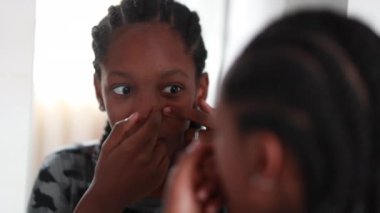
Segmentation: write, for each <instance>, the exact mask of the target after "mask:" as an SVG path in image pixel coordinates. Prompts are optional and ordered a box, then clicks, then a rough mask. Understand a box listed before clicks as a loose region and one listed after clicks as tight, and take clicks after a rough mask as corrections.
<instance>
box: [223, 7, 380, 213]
mask: <svg viewBox="0 0 380 213" xmlns="http://www.w3.org/2000/svg"><path fill="white" fill-rule="evenodd" d="M358 35H360V36H358ZM318 36H325V37H327V38H328V39H331V40H332V41H333V43H335V44H336V45H337V46H339V47H341V48H342V50H343V53H344V54H345V55H346V56H347V57H348V59H349V60H350V61H352V62H353V64H354V65H355V66H356V67H357V68H358V70H359V76H360V78H362V80H363V81H364V82H365V86H366V87H367V89H368V91H367V92H368V96H369V103H368V104H366V103H363V101H362V98H361V97H359V94H358V93H357V91H356V90H355V89H354V88H355V86H354V85H352V84H351V82H349V81H348V80H347V77H346V76H345V71H344V70H343V69H344V68H343V67H342V63H341V62H340V61H339V60H338V59H337V56H334V54H333V53H332V52H331V51H329V50H327V49H325V48H324V47H322V46H323V45H321V44H320V43H318V42H317V41H316V40H317V39H316V37H318ZM379 57H380V41H379V38H378V37H377V36H376V34H375V33H374V32H373V31H372V30H370V29H369V28H367V27H366V26H364V25H363V24H361V23H359V22H357V21H355V20H352V19H347V18H346V17H343V16H340V15H337V14H334V13H332V12H328V11H305V12H299V13H296V14H293V15H289V16H286V17H284V18H282V19H280V20H278V21H276V22H275V23H273V24H272V25H270V26H269V27H268V28H267V29H265V30H264V31H263V32H262V33H261V34H260V35H259V36H258V37H257V38H256V39H255V40H254V41H252V42H251V43H250V44H249V46H248V47H247V49H246V50H245V51H244V52H243V54H242V55H241V57H240V58H239V59H238V61H237V62H236V63H235V65H234V66H233V67H232V69H231V71H230V73H229V74H228V75H227V77H226V79H225V82H224V85H223V94H222V95H223V96H222V98H223V100H224V101H225V102H226V103H228V104H237V103H242V104H244V105H248V106H249V105H250V106H252V103H254V105H253V106H254V107H252V108H250V107H247V108H246V110H243V111H242V113H241V115H240V116H239V117H238V125H239V126H240V129H241V130H242V131H243V130H244V131H252V130H254V129H258V128H268V129H272V130H274V131H275V132H276V133H277V134H278V135H279V137H280V138H282V139H283V140H282V141H283V142H284V144H285V146H286V147H289V149H290V150H292V151H293V153H294V154H295V155H296V157H297V158H298V159H299V161H298V162H299V164H300V167H301V170H302V172H303V176H304V180H305V188H306V195H307V197H306V200H307V208H308V209H307V210H308V212H356V211H359V212H367V211H370V212H376V210H379V209H380V208H379V207H378V206H376V205H379V204H378V203H377V202H376V201H377V199H379V197H378V192H379V189H378V185H379V184H377V180H379V181H380V179H379V176H378V170H379V169H377V168H376V165H377V162H378V160H377V158H378V157H377V156H376V153H375V152H377V150H378V148H377V147H378V146H379V145H376V142H377V141H379V139H380V138H379V132H380V127H379V125H380V111H379V110H380V108H379V107H380V106H379V104H380V91H379V86H380V78H379V77H380V76H379V74H377V72H378V70H379V69H380V58H379ZM301 115H302V116H304V117H306V121H308V122H306V123H307V124H308V125H303V124H305V122H304V123H301V124H300V123H299V122H298V123H297V121H295V120H296V119H294V118H295V117H296V116H298V117H300V116H301ZM373 148H374V150H375V152H373V153H371V150H373Z"/></svg>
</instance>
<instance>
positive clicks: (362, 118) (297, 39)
mask: <svg viewBox="0 0 380 213" xmlns="http://www.w3.org/2000/svg"><path fill="white" fill-rule="evenodd" d="M283 30H284V29H283ZM289 32H292V31H288V30H286V31H285V30H284V32H280V31H277V32H275V33H274V32H270V33H269V32H267V33H266V34H265V33H264V34H265V35H266V36H264V38H258V39H257V40H256V43H258V44H259V45H261V46H262V48H267V46H268V45H273V46H281V45H289V44H293V45H297V46H299V47H300V48H303V49H305V50H306V51H308V52H313V53H314V55H315V56H316V57H317V58H318V59H319V60H320V61H322V62H323V63H322V64H324V65H325V66H324V69H322V70H323V71H324V73H325V74H326V77H327V79H328V81H329V82H330V83H329V87H330V91H331V94H333V96H334V99H333V101H334V102H335V103H336V104H335V105H336V106H338V107H339V110H338V111H339V114H340V115H341V119H342V120H343V123H342V126H345V129H346V130H345V134H347V135H349V137H348V138H347V139H345V140H346V141H345V143H342V145H343V146H347V145H348V146H350V150H351V151H350V152H351V153H353V152H358V151H356V150H360V151H361V152H363V153H360V154H359V155H358V154H356V155H355V156H353V155H351V154H350V161H349V162H350V163H349V164H348V165H346V166H349V169H350V170H352V171H355V173H354V174H353V175H352V176H350V177H346V178H345V180H347V179H350V178H351V177H354V180H352V181H351V184H350V185H351V186H350V187H349V189H350V190H351V191H352V192H351V193H350V195H351V197H350V198H348V199H349V200H350V201H349V202H348V203H349V204H350V205H355V208H361V206H363V205H364V204H363V202H364V201H363V200H364V197H365V191H366V190H365V188H366V187H365V185H366V182H368V175H369V174H368V171H369V162H368V157H367V156H366V152H367V151H368V150H369V148H370V146H371V142H370V133H369V131H368V130H369V126H370V125H369V117H368V109H367V108H366V107H365V106H364V105H365V104H364V103H361V102H360V101H359V99H358V93H356V92H355V90H354V89H353V87H352V85H351V84H350V83H349V82H348V81H347V78H346V76H345V75H344V72H342V69H343V67H341V65H340V64H339V63H337V62H336V61H335V59H334V54H331V53H329V52H326V51H327V50H325V49H324V48H321V45H318V43H317V42H315V41H313V38H315V37H316V36H317V34H318V32H312V33H308V32H302V33H300V30H298V32H297V33H294V32H292V33H289ZM301 35H302V36H301ZM318 36H320V35H318ZM255 48H256V49H257V48H258V46H256V47H255ZM340 154H345V153H342V152H337V153H336V154H334V155H340ZM347 154H349V153H347ZM335 157H336V156H335ZM337 181H339V182H341V181H342V180H341V178H338V180H337ZM337 185H339V184H337ZM341 194H343V191H342V190H341ZM349 208H353V207H349Z"/></svg>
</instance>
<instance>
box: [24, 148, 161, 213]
mask: <svg viewBox="0 0 380 213" xmlns="http://www.w3.org/2000/svg"><path fill="white" fill-rule="evenodd" d="M98 150H99V146H98V145H89V146H76V147H72V148H67V149H64V150H61V151H58V152H55V153H53V154H51V155H49V156H48V157H47V158H46V159H45V161H44V163H43V165H42V168H41V169H40V171H39V173H38V176H37V179H36V181H35V183H34V186H33V189H32V195H31V197H30V200H29V203H28V207H27V208H28V209H27V212H28V213H52V212H54V213H56V212H59V213H66V212H67V213H68V212H73V211H74V209H75V206H76V205H77V203H78V201H79V200H80V198H81V197H82V195H83V194H84V192H85V191H86V190H87V188H88V186H89V185H90V183H91V180H92V177H93V175H94V169H95V165H96V161H97V156H98ZM160 209H161V202H160V201H158V200H151V199H145V200H142V201H140V202H139V203H136V204H135V205H132V206H130V207H128V208H127V209H125V210H124V212H125V213H140V212H141V213H156V212H160Z"/></svg>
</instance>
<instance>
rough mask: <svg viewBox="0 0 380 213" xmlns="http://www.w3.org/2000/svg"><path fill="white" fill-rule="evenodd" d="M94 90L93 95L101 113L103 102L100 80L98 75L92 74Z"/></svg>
mask: <svg viewBox="0 0 380 213" xmlns="http://www.w3.org/2000/svg"><path fill="white" fill-rule="evenodd" d="M93 78H94V88H95V94H96V99H97V100H98V103H99V109H100V110H101V111H104V107H105V106H104V100H103V95H102V87H101V79H100V75H99V74H96V73H94V77H93Z"/></svg>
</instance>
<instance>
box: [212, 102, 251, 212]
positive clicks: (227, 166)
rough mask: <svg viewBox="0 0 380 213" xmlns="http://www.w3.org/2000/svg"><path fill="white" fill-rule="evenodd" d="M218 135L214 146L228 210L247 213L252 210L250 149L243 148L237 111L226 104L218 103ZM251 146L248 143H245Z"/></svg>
mask: <svg viewBox="0 0 380 213" xmlns="http://www.w3.org/2000/svg"><path fill="white" fill-rule="evenodd" d="M216 118H217V122H216V123H217V125H218V126H217V128H216V129H217V131H218V134H216V135H217V138H216V141H215V143H214V146H215V150H216V161H217V164H218V167H219V170H220V176H221V181H222V184H223V187H224V189H225V191H226V196H227V197H226V198H227V200H228V207H229V210H230V211H231V212H246V211H247V210H248V209H252V207H251V206H250V203H251V202H250V200H249V188H250V187H249V174H248V173H249V172H248V171H249V168H250V165H247V163H248V161H247V160H249V159H245V158H246V157H247V156H248V157H251V156H252V153H250V151H252V150H249V149H250V148H249V147H248V146H244V143H242V141H243V140H242V138H241V137H240V136H239V131H238V130H237V127H236V121H235V119H234V110H233V108H232V107H229V106H227V105H226V104H219V107H218V110H217V116H216ZM246 145H248V144H246Z"/></svg>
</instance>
